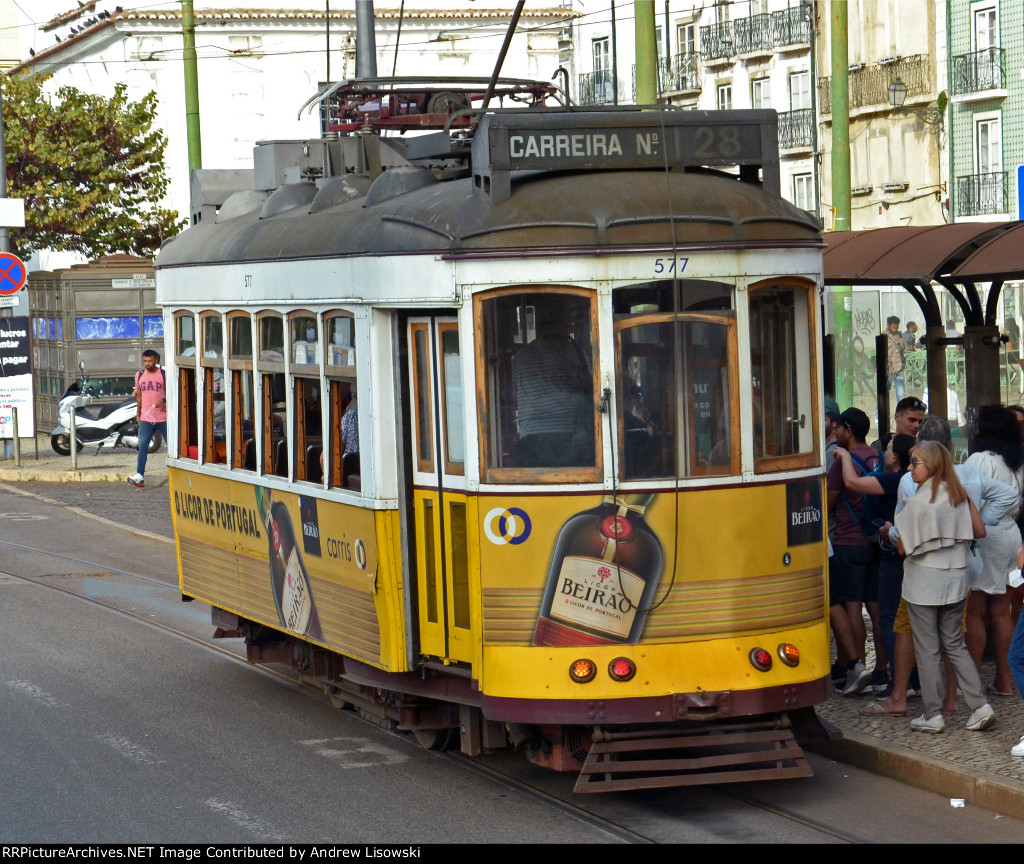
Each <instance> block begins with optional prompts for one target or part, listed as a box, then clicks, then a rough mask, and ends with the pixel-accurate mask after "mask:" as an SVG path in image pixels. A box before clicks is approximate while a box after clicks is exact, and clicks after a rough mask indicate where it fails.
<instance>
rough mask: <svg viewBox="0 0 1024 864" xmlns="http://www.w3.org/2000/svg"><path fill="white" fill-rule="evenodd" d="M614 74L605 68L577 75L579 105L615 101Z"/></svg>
mask: <svg viewBox="0 0 1024 864" xmlns="http://www.w3.org/2000/svg"><path fill="white" fill-rule="evenodd" d="M615 90H616V81H615V76H614V75H612V73H611V72H609V71H607V70H601V71H599V72H586V73H584V74H582V75H580V76H579V93H578V94H577V97H576V102H577V104H579V105H607V104H609V103H612V102H614V101H615Z"/></svg>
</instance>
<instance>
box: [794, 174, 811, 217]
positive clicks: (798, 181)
mask: <svg viewBox="0 0 1024 864" xmlns="http://www.w3.org/2000/svg"><path fill="white" fill-rule="evenodd" d="M793 203H794V204H795V205H796V206H797V207H799V208H800V209H801V210H806V211H807V212H808V213H814V176H813V175H812V174H811V172H810V171H808V172H807V173H806V174H794V175H793Z"/></svg>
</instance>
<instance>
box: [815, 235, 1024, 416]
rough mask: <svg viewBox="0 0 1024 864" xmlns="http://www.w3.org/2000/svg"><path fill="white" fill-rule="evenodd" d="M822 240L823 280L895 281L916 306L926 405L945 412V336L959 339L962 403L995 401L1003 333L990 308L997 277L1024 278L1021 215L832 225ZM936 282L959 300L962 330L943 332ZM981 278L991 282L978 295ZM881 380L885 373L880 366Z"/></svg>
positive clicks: (883, 398)
mask: <svg viewBox="0 0 1024 864" xmlns="http://www.w3.org/2000/svg"><path fill="white" fill-rule="evenodd" d="M825 244H826V248H825V255H824V271H825V284H826V285H900V286H902V287H903V288H905V289H906V290H907V291H908V292H909V293H910V294H911V296H913V297H914V299H915V300H916V301H917V304H918V305H919V306H920V307H921V312H922V315H923V317H924V321H925V326H926V331H925V335H926V346H927V348H928V363H927V366H928V388H929V392H930V393H931V394H932V402H933V403H934V404H933V405H932V406H930V407H931V408H932V409H933V410H934V411H935V412H936V413H945V408H946V405H945V402H946V399H945V393H946V375H945V362H944V360H945V347H946V345H948V344H962V345H963V346H964V352H965V355H966V357H965V359H966V369H967V405H968V409H969V410H970V409H971V408H972V407H976V406H978V405H982V404H986V403H990V402H998V401H1000V395H999V350H998V349H999V345H1000V339H1001V337H1000V334H999V331H998V329H997V326H996V313H997V311H998V301H999V295H1000V292H1001V290H1002V286H1003V283H1004V282H1005V281H1006V280H1008V279H1017V278H1024V223H1021V222H958V223H956V224H953V225H925V226H911V225H900V226H893V227H889V228H877V229H873V230H866V231H844V232H833V233H828V234H826V235H825ZM934 283H938V284H940V285H942V286H943V287H944V288H945V289H946V290H947V291H948V292H949V293H950V295H951V296H952V297H953V298H954V299H955V300H956V302H957V304H958V305H959V306H960V308H961V311H962V312H963V315H964V321H965V332H964V336H963V337H960V338H953V339H951V338H948V337H947V336H946V332H945V325H944V322H943V321H942V312H941V309H940V307H939V303H938V300H937V298H936V296H935V292H934V287H933V285H934ZM979 283H991V287H990V289H989V291H988V296H987V298H986V300H985V302H984V303H983V302H982V299H981V294H980V293H979V291H978V284H979ZM934 348H941V350H940V351H933V350H932V349H934ZM881 356H882V357H884V354H882V355H881ZM881 362H883V361H882V360H881V357H880V358H879V363H881ZM881 371H882V370H880V373H881ZM879 380H880V381H884V380H885V379H884V375H883V374H880V376H879ZM880 389H882V388H880ZM879 403H880V404H879V416H880V417H883V416H886V417H887V416H889V412H888V404H887V403H888V394H887V393H886V394H882V393H879ZM883 411H884V413H883Z"/></svg>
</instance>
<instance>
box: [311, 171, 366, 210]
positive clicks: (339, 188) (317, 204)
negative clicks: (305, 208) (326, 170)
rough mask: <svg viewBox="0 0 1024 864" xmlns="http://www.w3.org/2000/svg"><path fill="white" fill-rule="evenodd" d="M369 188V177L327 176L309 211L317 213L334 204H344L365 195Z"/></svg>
mask: <svg viewBox="0 0 1024 864" xmlns="http://www.w3.org/2000/svg"><path fill="white" fill-rule="evenodd" d="M369 188H370V178H369V177H362V176H360V175H358V174H345V175H343V176H341V177H329V178H328V179H327V180H324V181H323V183H321V184H320V191H319V192H317V193H316V198H314V199H313V206H312V207H310V208H309V212H310V213H319V212H320V211H321V210H326V209H327V208H328V207H334V206H335V205H336V204H345V203H347V202H348V201H355V200H357V199H362V198H365V197H366V192H367V190H368V189H369Z"/></svg>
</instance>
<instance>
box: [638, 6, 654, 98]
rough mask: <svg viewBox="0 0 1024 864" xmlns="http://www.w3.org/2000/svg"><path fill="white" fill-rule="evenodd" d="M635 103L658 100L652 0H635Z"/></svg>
mask: <svg viewBox="0 0 1024 864" xmlns="http://www.w3.org/2000/svg"><path fill="white" fill-rule="evenodd" d="M633 15H634V18H633V20H634V25H635V28H636V104H637V105H654V104H655V103H656V102H657V101H658V44H657V39H656V37H655V34H654V0H636V3H635V4H634V7H633Z"/></svg>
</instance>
